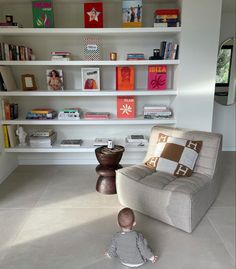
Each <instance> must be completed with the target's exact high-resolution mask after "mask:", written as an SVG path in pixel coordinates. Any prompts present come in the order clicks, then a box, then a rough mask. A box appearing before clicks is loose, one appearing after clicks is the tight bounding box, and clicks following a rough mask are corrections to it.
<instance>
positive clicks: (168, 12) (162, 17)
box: [154, 9, 180, 27]
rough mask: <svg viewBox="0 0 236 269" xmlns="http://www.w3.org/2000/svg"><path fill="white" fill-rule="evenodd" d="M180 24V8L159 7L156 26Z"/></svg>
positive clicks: (156, 13)
mask: <svg viewBox="0 0 236 269" xmlns="http://www.w3.org/2000/svg"><path fill="white" fill-rule="evenodd" d="M178 26H180V18H179V9H157V10H156V11H155V19H154V27H178Z"/></svg>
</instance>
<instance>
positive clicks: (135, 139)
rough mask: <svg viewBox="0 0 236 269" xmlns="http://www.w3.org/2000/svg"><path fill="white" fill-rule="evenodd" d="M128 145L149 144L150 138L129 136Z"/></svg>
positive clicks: (127, 138)
mask: <svg viewBox="0 0 236 269" xmlns="http://www.w3.org/2000/svg"><path fill="white" fill-rule="evenodd" d="M126 142H127V143H147V142H148V137H147V136H146V135H128V136H127V137H126Z"/></svg>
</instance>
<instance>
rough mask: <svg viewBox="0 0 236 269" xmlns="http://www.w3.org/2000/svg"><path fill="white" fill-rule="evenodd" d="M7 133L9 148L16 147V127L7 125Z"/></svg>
mask: <svg viewBox="0 0 236 269" xmlns="http://www.w3.org/2000/svg"><path fill="white" fill-rule="evenodd" d="M7 132H8V137H9V144H10V147H11V148H14V147H16V146H17V145H18V137H17V135H16V125H7Z"/></svg>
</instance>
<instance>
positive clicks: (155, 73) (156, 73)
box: [148, 65, 167, 91]
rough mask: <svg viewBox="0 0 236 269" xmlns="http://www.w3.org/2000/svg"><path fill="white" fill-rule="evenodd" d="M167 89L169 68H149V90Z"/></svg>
mask: <svg viewBox="0 0 236 269" xmlns="http://www.w3.org/2000/svg"><path fill="white" fill-rule="evenodd" d="M166 87H167V66H166V65H150V66H148V90H151V91H152V90H166Z"/></svg>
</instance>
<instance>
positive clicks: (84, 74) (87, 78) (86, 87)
mask: <svg viewBox="0 0 236 269" xmlns="http://www.w3.org/2000/svg"><path fill="white" fill-rule="evenodd" d="M81 81H82V91H100V70H99V68H81Z"/></svg>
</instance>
